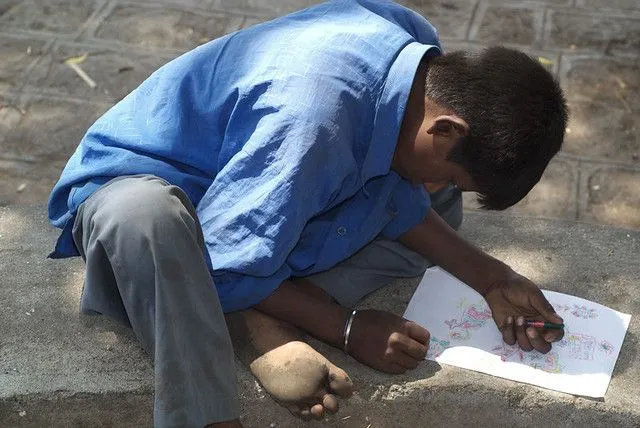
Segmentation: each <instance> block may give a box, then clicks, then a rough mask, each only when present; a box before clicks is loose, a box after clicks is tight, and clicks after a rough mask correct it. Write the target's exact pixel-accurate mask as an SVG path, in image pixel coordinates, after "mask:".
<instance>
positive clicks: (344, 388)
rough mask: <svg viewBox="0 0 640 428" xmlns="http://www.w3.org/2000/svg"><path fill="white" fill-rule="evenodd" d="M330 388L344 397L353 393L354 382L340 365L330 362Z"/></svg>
mask: <svg viewBox="0 0 640 428" xmlns="http://www.w3.org/2000/svg"><path fill="white" fill-rule="evenodd" d="M329 388H330V389H331V392H334V393H336V394H337V395H338V396H340V397H342V398H348V397H351V394H352V393H353V382H351V379H350V378H349V375H347V373H346V372H345V371H344V370H342V369H341V368H340V367H337V366H334V365H333V364H331V363H329Z"/></svg>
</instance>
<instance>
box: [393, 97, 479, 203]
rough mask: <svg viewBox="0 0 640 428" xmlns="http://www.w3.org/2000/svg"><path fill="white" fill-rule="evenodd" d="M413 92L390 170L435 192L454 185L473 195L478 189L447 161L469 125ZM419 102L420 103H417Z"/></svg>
mask: <svg viewBox="0 0 640 428" xmlns="http://www.w3.org/2000/svg"><path fill="white" fill-rule="evenodd" d="M415 93H417V94H420V92H418V91H414V90H412V92H411V94H410V96H409V102H408V104H407V110H406V112H405V117H404V120H403V122H402V127H401V129H400V135H399V137H398V142H397V145H396V150H395V153H394V156H393V161H392V164H391V167H392V169H393V170H394V171H396V172H397V173H398V174H399V175H400V176H402V177H404V178H406V179H408V180H410V181H412V182H413V183H416V184H418V183H425V184H427V185H428V186H427V188H429V189H434V188H438V187H442V186H444V185H447V184H454V185H456V186H457V187H458V188H459V189H460V190H463V191H474V190H476V185H475V183H474V182H473V179H472V178H471V176H470V175H469V173H468V172H467V171H466V170H465V169H464V168H463V167H461V166H460V165H458V164H456V163H454V162H451V161H449V160H447V157H448V155H449V152H450V151H451V149H452V148H453V147H454V146H455V145H456V144H457V143H458V141H459V140H460V139H461V138H463V137H464V136H465V135H466V134H467V132H468V126H467V124H466V122H465V121H464V120H463V119H461V118H460V117H458V116H456V115H455V114H454V113H452V112H451V111H448V110H447V109H444V108H443V107H441V106H439V105H438V104H436V103H435V102H433V101H431V100H429V99H427V100H426V101H425V99H424V96H419V95H418V96H414V95H415ZM416 98H417V99H416Z"/></svg>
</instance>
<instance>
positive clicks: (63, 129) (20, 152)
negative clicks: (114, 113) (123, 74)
mask: <svg viewBox="0 0 640 428" xmlns="http://www.w3.org/2000/svg"><path fill="white" fill-rule="evenodd" d="M21 109H22V112H17V113H14V114H13V115H12V117H11V118H10V119H9V120H7V122H8V127H7V128H8V129H6V130H5V131H4V132H3V133H4V140H3V141H2V142H1V143H0V146H1V147H2V149H1V150H0V153H2V155H0V156H1V158H3V159H5V160H11V161H19V162H28V163H34V162H40V163H41V164H46V163H48V162H51V161H53V160H66V159H67V158H68V157H69V156H71V154H72V153H73V151H74V150H75V148H76V146H77V145H78V143H79V142H80V139H81V138H82V136H83V135H84V133H85V131H86V130H87V128H88V127H89V126H90V125H91V124H92V123H93V122H94V121H95V119H97V118H98V117H99V116H100V115H101V114H102V113H104V112H105V111H106V109H107V106H106V105H103V104H93V103H78V102H70V101H64V100H59V99H46V98H45V99H34V100H32V101H30V102H29V103H28V104H27V105H26V106H24V107H21ZM14 110H15V109H14ZM0 113H1V112H0ZM17 115H20V116H18V117H16V116H17ZM0 123H2V122H1V121H0Z"/></svg>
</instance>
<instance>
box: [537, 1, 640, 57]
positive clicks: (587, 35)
mask: <svg viewBox="0 0 640 428" xmlns="http://www.w3.org/2000/svg"><path fill="white" fill-rule="evenodd" d="M549 13H550V16H549V18H548V19H547V26H548V27H549V28H548V34H547V44H548V45H549V46H552V47H559V48H570V49H571V48H573V49H584V50H592V51H598V52H604V53H619V52H621V53H637V52H638V51H639V50H640V19H636V18H625V17H624V16H613V15H612V14H595V13H594V14H579V13H574V12H572V11H567V10H550V11H549Z"/></svg>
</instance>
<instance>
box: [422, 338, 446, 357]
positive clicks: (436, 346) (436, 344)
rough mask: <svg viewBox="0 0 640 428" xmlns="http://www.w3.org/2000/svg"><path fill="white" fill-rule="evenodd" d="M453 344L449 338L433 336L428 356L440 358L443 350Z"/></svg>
mask: <svg viewBox="0 0 640 428" xmlns="http://www.w3.org/2000/svg"><path fill="white" fill-rule="evenodd" d="M450 346H451V342H449V341H448V340H442V339H438V338H437V337H431V339H430V340H429V349H428V350H427V358H430V359H434V358H438V357H439V356H440V355H441V354H442V352H443V351H444V350H445V349H447V348H448V347H450Z"/></svg>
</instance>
